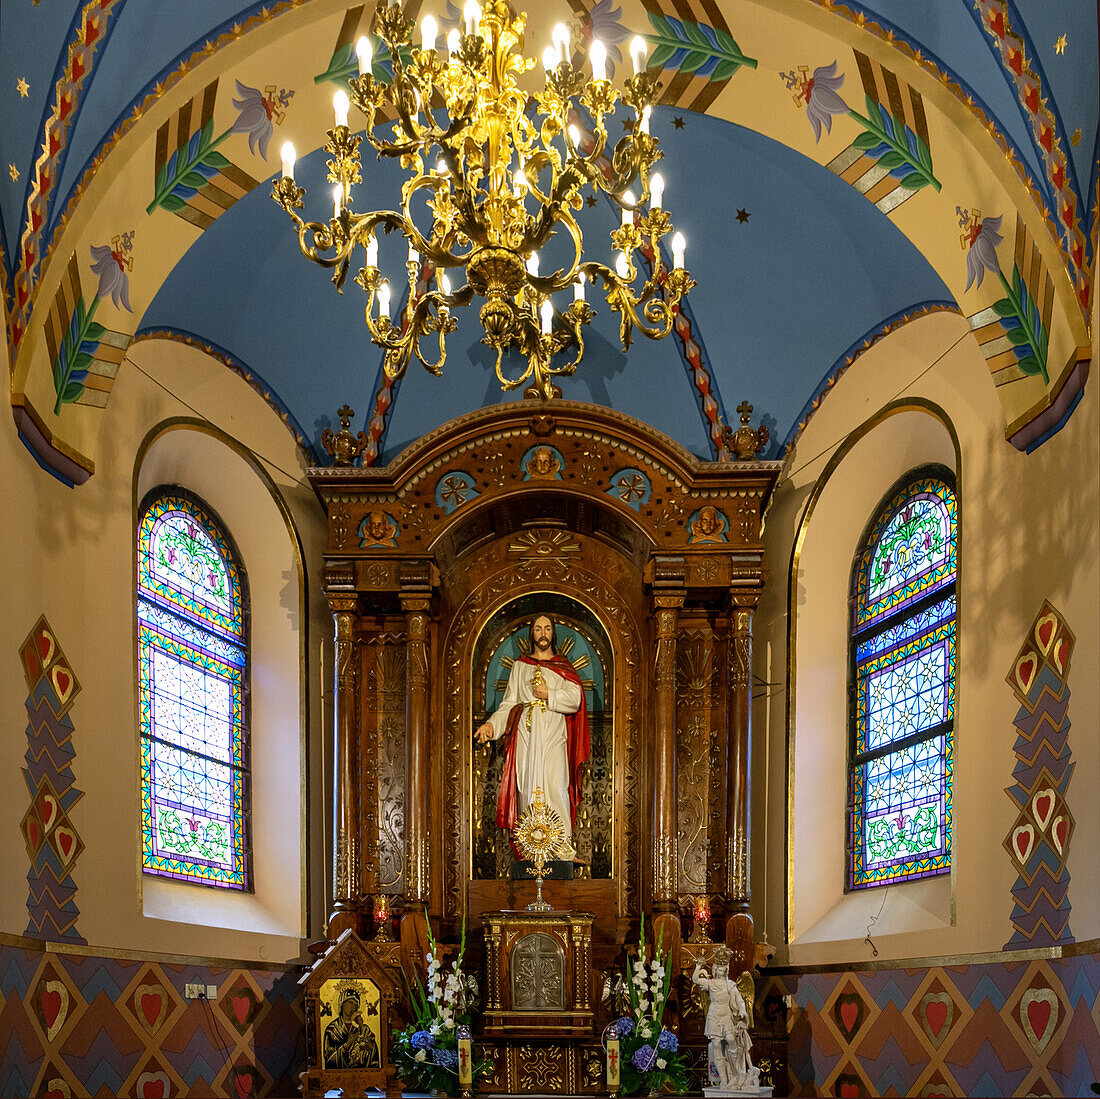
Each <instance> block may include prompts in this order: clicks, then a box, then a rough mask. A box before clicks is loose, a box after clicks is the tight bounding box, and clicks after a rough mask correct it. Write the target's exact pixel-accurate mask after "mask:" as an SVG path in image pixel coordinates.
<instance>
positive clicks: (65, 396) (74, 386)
mask: <svg viewBox="0 0 1100 1099" xmlns="http://www.w3.org/2000/svg"><path fill="white" fill-rule="evenodd" d="M83 392H84V386H83V385H82V384H81V382H72V381H71V382H69V383H68V385H66V386H65V391H64V392H63V393H62V394H61V399H62V401H64V402H65V403H66V404H71V403H72V402H73V401H75V400H76V399H77V398H78V397H79V396H80V395H81V393H83Z"/></svg>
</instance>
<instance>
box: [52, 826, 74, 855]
mask: <svg viewBox="0 0 1100 1099" xmlns="http://www.w3.org/2000/svg"><path fill="white" fill-rule="evenodd" d="M77 843H78V840H77V836H76V833H75V832H74V831H73V830H72V829H71V828H68V827H66V826H65V825H64V824H59V825H58V826H57V827H56V828H55V829H54V833H53V845H54V847H56V848H57V853H58V854H59V855H60V856H61V861H62V862H70V861H72V857H73V855H75V854H76V847H77Z"/></svg>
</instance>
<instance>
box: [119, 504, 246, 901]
mask: <svg viewBox="0 0 1100 1099" xmlns="http://www.w3.org/2000/svg"><path fill="white" fill-rule="evenodd" d="M137 595H138V598H137V613H138V622H137V629H138V710H139V718H140V726H141V847H142V869H143V870H144V872H145V873H147V874H159V875H162V876H164V877H169V878H176V879H178V880H181V881H188V882H197V883H199V884H202V885H211V886H217V887H220V888H223V889H241V890H247V889H249V888H251V885H250V881H249V878H250V872H249V871H250V867H249V836H248V827H247V821H248V815H249V812H248V811H249V773H248V744H247V683H248V647H247V646H248V638H247V618H248V614H247V593H246V591H245V585H244V577H243V574H242V571H241V568H240V566H239V564H238V562H237V554H236V551H235V550H234V549H233V547H232V545H231V543H230V542H229V539H228V536H227V535H226V533H225V531H224V530H223V528H222V526H221V524H220V523H219V522H218V520H217V519H215V518H214V516H213V513H212V512H211V511H210V509H209V508H208V507H207V506H206V505H205V504H202V503H200V502H199V501H198V500H197V499H196V498H195V497H193V496H192V495H191V494H190V493H186V492H184V491H183V490H182V489H178V488H169V489H159V490H157V491H155V492H154V493H151V494H150V496H149V497H147V498H146V501H145V504H144V506H143V509H142V513H141V522H140V525H139V528H138V592H137Z"/></svg>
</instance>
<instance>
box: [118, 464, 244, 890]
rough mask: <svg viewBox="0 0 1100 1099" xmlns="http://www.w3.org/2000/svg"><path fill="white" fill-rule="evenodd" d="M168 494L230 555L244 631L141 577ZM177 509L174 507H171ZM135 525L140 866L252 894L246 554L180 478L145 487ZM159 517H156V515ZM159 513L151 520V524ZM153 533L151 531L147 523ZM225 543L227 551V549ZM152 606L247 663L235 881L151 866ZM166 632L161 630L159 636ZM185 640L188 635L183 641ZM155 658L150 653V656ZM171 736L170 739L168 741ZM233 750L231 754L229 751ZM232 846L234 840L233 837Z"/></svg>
mask: <svg viewBox="0 0 1100 1099" xmlns="http://www.w3.org/2000/svg"><path fill="white" fill-rule="evenodd" d="M168 500H179V501H180V502H182V503H183V504H184V505H185V508H184V510H185V511H186V512H187V513H188V514H190V515H191V517H192V518H193V519H194V520H195V521H196V523H197V524H198V525H199V526H201V527H202V528H203V530H204V531H205V533H206V535H207V536H208V537H209V538H210V539H211V541H213V542H214V544H215V548H216V549H217V550H218V552H219V554H220V555H221V556H222V557H223V560H226V564H227V566H228V568H227V571H228V572H229V573H230V574H233V575H235V579H236V585H237V594H238V599H239V603H240V611H239V615H238V616H234V618H235V620H238V621H239V624H240V631H239V634H238V635H237V636H235V637H234V636H233V631H232V630H230V629H225V628H224V627H222V628H221V632H219V629H218V628H215V627H211V626H210V625H209V624H208V623H205V622H203V621H202V620H201V616H199V615H197V614H195V613H194V612H188V611H187V609H186V608H184V607H181V606H180V604H178V603H176V602H175V601H174V600H171V599H169V598H167V597H166V596H163V595H158V593H157V592H156V591H154V590H152V589H151V588H149V587H146V586H145V585H144V584H143V583H142V558H143V553H144V549H145V547H144V544H143V543H144V540H145V539H144V530H143V528H144V527H145V524H146V519H147V516H148V515H149V513H150V511H152V510H153V509H154V508H155V507H157V505H158V504H161V503H162V502H163V501H168ZM169 510H175V509H169ZM136 518H137V527H136V531H135V537H134V543H133V544H134V548H135V560H136V568H135V581H136V582H135V586H134V594H135V599H134V610H135V621H134V631H135V652H136V656H137V667H136V690H137V713H138V730H137V732H138V794H139V797H138V805H139V845H138V846H139V850H138V861H139V871H140V873H141V875H142V877H143V878H145V877H148V878H150V879H156V880H158V881H164V882H173V883H175V884H179V885H194V886H200V887H205V888H207V889H213V890H217V891H218V892H219V893H222V894H228V895H234V894H254V893H255V876H254V871H253V842H252V736H251V731H252V707H251V683H252V636H251V633H252V620H251V600H250V592H249V584H248V576H247V573H246V571H245V567H244V560H243V557H242V555H241V552H240V550H239V549H238V547H237V544H236V542H235V541H234V540H233V537H232V535H231V534H230V533H229V529H228V526H227V524H226V523H225V522H224V520H223V519H222V518H221V516H220V515H219V514H218V513H217V511H216V510H215V509H214V508H213V507H211V506H210V504H208V503H207V502H206V501H205V500H204V499H202V497H200V496H199V495H198V494H196V493H194V492H192V491H191V490H189V489H187V488H184V487H183V486H182V485H178V484H160V485H157V486H155V487H154V488H152V489H150V490H149V491H148V492H146V493H145V495H144V497H143V498H142V500H141V504H140V506H139V507H138V509H137V516H136ZM158 518H159V517H158ZM155 522H156V520H154V523H155ZM150 532H151V530H150ZM223 550H224V552H223ZM143 605H146V606H151V607H154V608H157V609H158V610H159V611H161V612H163V613H164V614H167V615H170V616H172V617H174V618H175V619H176V620H177V621H178V622H180V623H182V624H183V625H184V626H185V627H186V629H185V630H184V631H183V632H187V631H191V632H194V631H199V632H200V633H205V634H206V635H207V636H208V637H209V638H211V639H216V640H217V641H220V642H225V643H228V644H230V645H232V646H234V647H236V648H238V649H239V650H240V651H241V653H242V654H243V663H242V664H241V666H240V687H239V692H240V694H239V699H240V703H239V707H240V752H239V757H238V758H239V763H235V762H233V761H232V760H230V761H229V762H228V763H227V764H226V766H227V767H228V768H229V769H230V772H231V774H232V775H233V781H234V785H236V782H237V781H238V780H239V781H240V785H241V791H240V799H241V810H240V857H239V860H235V861H237V862H238V863H239V870H238V869H235V870H234V871H232V872H231V873H232V874H233V875H237V874H239V875H240V881H239V882H238V881H233V880H229V881H227V880H217V878H216V877H215V876H214V875H213V874H211V875H210V876H205V875H203V874H200V873H197V872H196V873H188V872H187V871H185V870H184V871H173V870H169V869H161V868H157V867H155V866H150V865H148V861H147V860H148V859H149V858H168V856H163V855H157V854H156V853H155V851H154V850H153V848H152V843H151V831H150V829H151V828H152V819H151V811H152V799H153V781H152V776H151V767H152V764H151V761H150V763H149V766H148V769H147V764H146V744H147V743H151V742H152V740H153V739H154V735H153V734H154V730H153V724H152V716H151V714H150V716H149V719H148V726H149V727H148V728H146V724H147V722H146V717H145V707H144V706H143V704H142V703H143V695H144V693H145V692H146V691H147V690H148V689H149V688H148V687H147V686H146V685H145V684H144V683H143V677H144V675H145V671H144V664H145V662H146V659H147V656H146V645H147V644H150V647H151V643H147V642H145V641H144V640H143V637H142V633H143V630H148V631H149V632H150V633H153V634H157V633H158V631H157V629H156V627H155V626H153V625H150V624H149V623H147V622H145V621H144V620H143V619H142V606H143ZM160 636H163V635H160ZM184 647H186V642H184ZM148 659H149V660H151V659H152V657H151V655H150V656H149V657H148ZM187 663H189V664H190V666H191V667H199V665H198V664H197V663H196V662H192V661H188V662H187ZM165 743H167V742H165ZM179 750H180V751H183V752H186V753H188V754H189V755H193V756H198V757H199V758H207V757H204V756H202V754H201V753H197V752H193V751H191V750H190V749H188V748H185V747H182V746H179ZM231 754H232V753H231ZM233 830H234V832H236V827H235V822H234V826H233ZM234 846H235V842H234Z"/></svg>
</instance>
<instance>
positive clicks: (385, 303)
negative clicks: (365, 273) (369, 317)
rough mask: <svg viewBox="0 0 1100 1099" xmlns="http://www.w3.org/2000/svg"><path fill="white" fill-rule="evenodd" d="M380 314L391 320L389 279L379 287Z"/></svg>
mask: <svg viewBox="0 0 1100 1099" xmlns="http://www.w3.org/2000/svg"><path fill="white" fill-rule="evenodd" d="M378 316H379V317H385V318H386V319H387V320H389V317H390V284H389V280H387V281H386V282H383V283H382V285H381V286H379V287H378Z"/></svg>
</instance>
